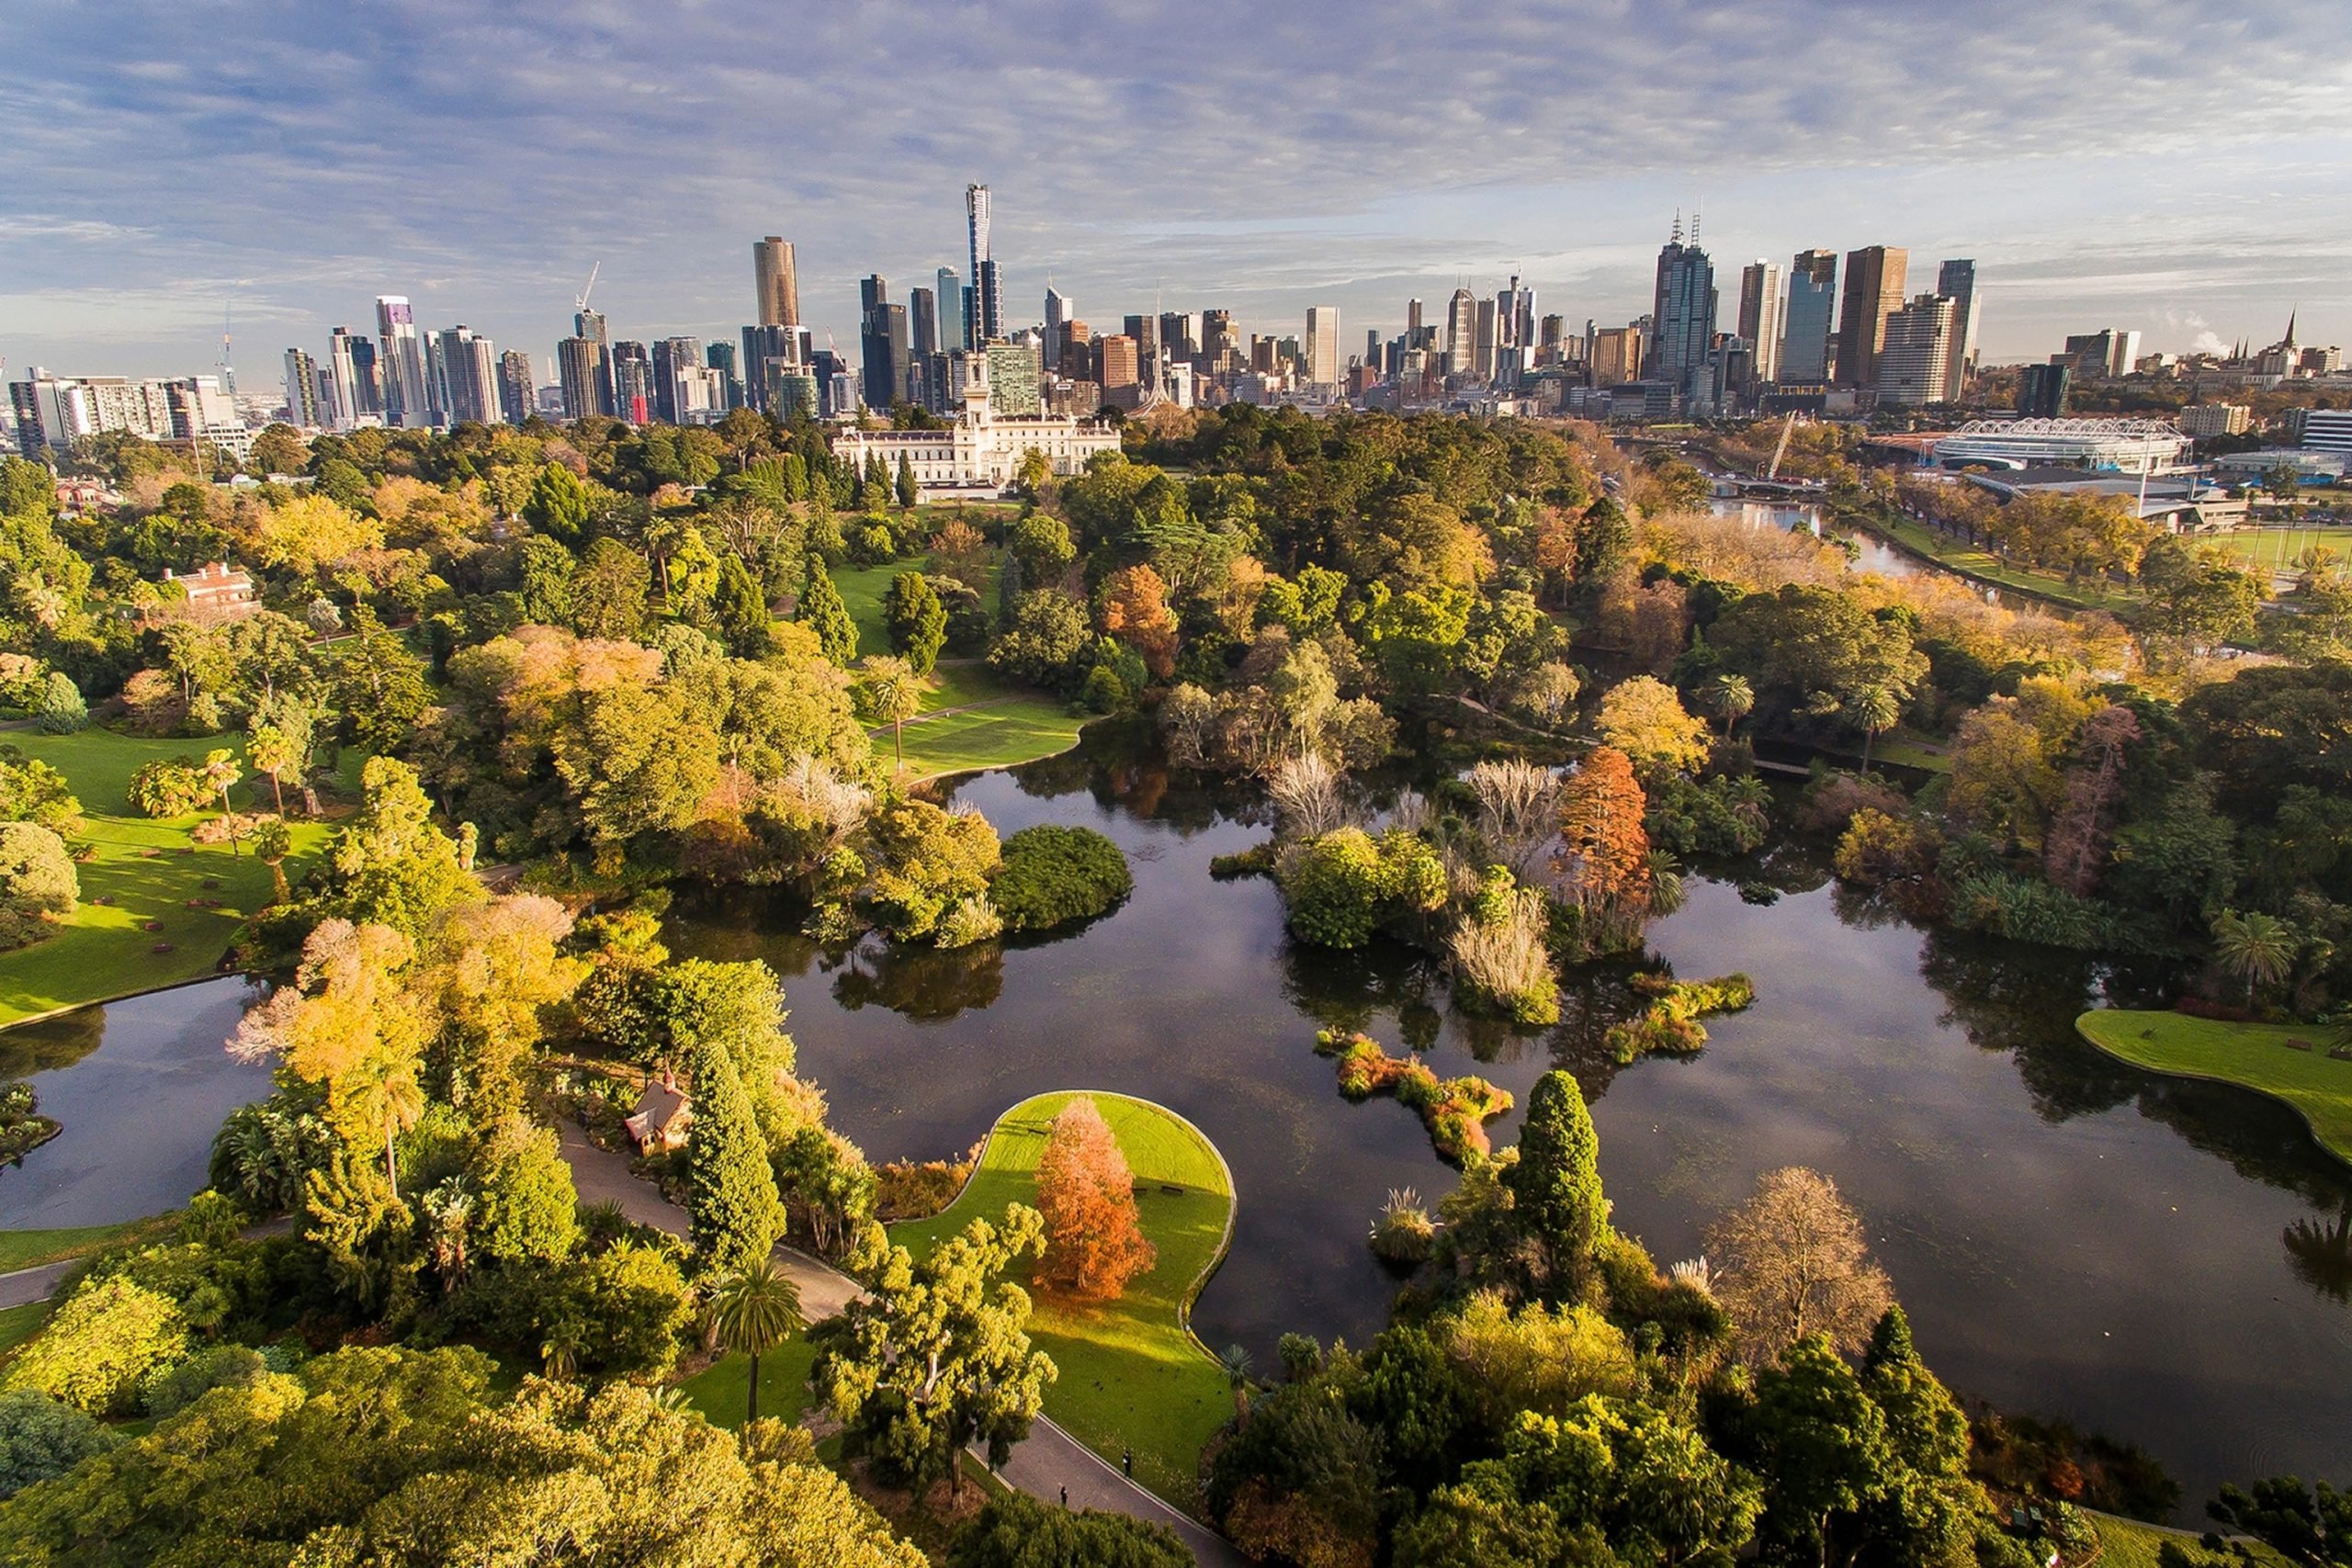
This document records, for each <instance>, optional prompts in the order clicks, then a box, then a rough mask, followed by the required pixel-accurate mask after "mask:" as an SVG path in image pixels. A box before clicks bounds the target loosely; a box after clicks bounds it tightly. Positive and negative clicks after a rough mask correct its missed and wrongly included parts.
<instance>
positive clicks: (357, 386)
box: [326, 327, 384, 430]
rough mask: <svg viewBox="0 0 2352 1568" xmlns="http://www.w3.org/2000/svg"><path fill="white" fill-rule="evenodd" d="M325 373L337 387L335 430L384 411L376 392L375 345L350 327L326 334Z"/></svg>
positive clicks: (336, 329)
mask: <svg viewBox="0 0 2352 1568" xmlns="http://www.w3.org/2000/svg"><path fill="white" fill-rule="evenodd" d="M326 375H327V384H328V385H329V386H331V387H333V388H334V415H333V417H334V424H335V428H336V429H338V430H348V429H350V428H351V427H352V426H353V425H354V424H356V423H358V422H359V420H360V419H361V418H362V417H364V416H367V415H371V414H380V413H382V412H384V409H383V404H382V403H381V402H379V400H378V399H377V394H376V345H375V344H372V343H370V342H368V340H367V339H366V338H364V337H361V336H358V335H356V334H355V333H353V332H352V330H351V329H350V328H349V327H337V328H335V329H334V332H332V333H328V334H327V363H326Z"/></svg>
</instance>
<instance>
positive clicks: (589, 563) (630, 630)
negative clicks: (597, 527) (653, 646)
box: [571, 539, 653, 641]
mask: <svg viewBox="0 0 2352 1568" xmlns="http://www.w3.org/2000/svg"><path fill="white" fill-rule="evenodd" d="M652 591H653V573H652V570H651V569H650V567H648V566H647V565H646V564H645V558H644V557H643V556H641V555H639V553H638V552H637V551H635V550H633V549H630V548H629V547H628V546H627V545H624V544H622V543H621V542H620V541H619V540H618V539H598V540H596V541H595V542H594V543H593V544H591V545H590V546H589V547H588V549H587V553H586V554H584V555H583V556H582V557H581V558H580V570H577V571H575V572H573V573H572V574H571V626H572V629H573V630H575V631H577V632H578V633H579V634H580V635H581V636H582V637H605V638H608V639H611V640H615V641H628V640H630V639H633V638H635V637H638V636H639V635H640V634H641V633H642V632H643V631H644V629H645V606H646V601H647V598H648V596H649V595H650V593H651V592H652Z"/></svg>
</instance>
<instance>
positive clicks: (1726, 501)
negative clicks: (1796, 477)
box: [1707, 496, 1936, 577]
mask: <svg viewBox="0 0 2352 1568" xmlns="http://www.w3.org/2000/svg"><path fill="white" fill-rule="evenodd" d="M1707 509H1708V510H1709V511H1710V512H1712V513H1714V514H1715V515H1716V516H1718V517H1736V518H1738V519H1739V520H1740V521H1741V522H1743V523H1745V524H1747V525H1748V526H1749V527H1751V528H1768V527H1769V528H1779V529H1781V530H1783V531H1785V532H1791V533H1795V532H1804V533H1807V534H1812V535H1814V536H1816V537H1818V536H1820V533H1821V508H1820V507H1818V506H1814V505H1799V504H1791V503H1787V502H1775V501H1742V500H1739V499H1737V498H1736V497H1732V496H1717V497H1715V498H1714V499H1713V501H1711V502H1708V503H1707ZM1853 539H1854V544H1855V545H1856V547H1857V553H1856V554H1855V556H1854V570H1856V571H1874V572H1876V573H1878V574H1879V575H1880V576H1881V577H1913V576H1917V574H1918V573H1919V572H1921V571H1925V570H1936V569H1934V568H1931V567H1929V566H1928V565H1927V564H1926V563H1925V562H1923V561H1921V560H1920V559H1919V558H1917V557H1916V556H1908V555H1905V554H1904V553H1903V552H1902V551H1901V550H1898V549H1896V548H1895V547H1894V546H1893V545H1890V544H1888V543H1887V542H1886V541H1885V540H1884V539H1882V538H1879V537H1877V536H1875V535H1871V534H1856V535H1855V536H1853Z"/></svg>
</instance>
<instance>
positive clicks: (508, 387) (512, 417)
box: [498, 348, 539, 424]
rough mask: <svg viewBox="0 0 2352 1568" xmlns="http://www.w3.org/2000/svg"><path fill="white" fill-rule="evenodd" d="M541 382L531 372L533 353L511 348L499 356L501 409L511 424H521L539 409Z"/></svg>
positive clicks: (499, 404) (499, 398)
mask: <svg viewBox="0 0 2352 1568" xmlns="http://www.w3.org/2000/svg"><path fill="white" fill-rule="evenodd" d="M538 401H539V388H538V383H537V380H535V379H534V378H532V375H531V356H530V355H527V354H526V353H524V352H523V351H522V350H521V349H519V348H510V349H508V350H507V351H506V352H505V353H503V354H502V355H499V356H498V412H500V414H502V415H503V416H504V418H505V420H506V423H509V424H521V423H524V422H525V421H526V420H528V419H529V418H530V417H531V415H532V414H534V413H536V412H538Z"/></svg>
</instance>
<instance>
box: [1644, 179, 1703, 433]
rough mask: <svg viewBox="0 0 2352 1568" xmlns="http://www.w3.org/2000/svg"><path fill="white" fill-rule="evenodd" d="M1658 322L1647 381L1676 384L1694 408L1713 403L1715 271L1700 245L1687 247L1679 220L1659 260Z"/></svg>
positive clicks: (1655, 313) (1655, 312)
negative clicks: (1710, 370) (1710, 368)
mask: <svg viewBox="0 0 2352 1568" xmlns="http://www.w3.org/2000/svg"><path fill="white" fill-rule="evenodd" d="M1650 314H1651V316H1652V318H1653V319H1654V321H1655V322H1656V328H1655V330H1656V336H1657V341H1656V343H1655V344H1654V345H1652V348H1651V352H1650V355H1649V359H1650V364H1649V368H1648V371H1647V375H1648V377H1649V378H1650V379H1652V380H1657V381H1668V382H1671V383H1672V384H1673V387H1674V390H1675V392H1676V393H1677V394H1678V395H1679V396H1680V397H1681V398H1682V399H1683V400H1685V402H1686V403H1687V404H1689V405H1690V406H1692V407H1694V408H1705V407H1710V406H1712V405H1713V402H1714V389H1713V379H1712V378H1710V377H1709V376H1708V374H1707V355H1708V352H1709V351H1710V350H1711V349H1713V347H1714V342H1715V266H1714V263H1713V262H1712V261H1710V260H1708V259H1707V253H1706V252H1704V251H1702V250H1701V249H1700V248H1699V247H1698V246H1697V245H1696V244H1687V245H1686V244H1684V243H1682V224H1681V220H1679V219H1678V220H1676V221H1675V226H1674V234H1673V237H1672V238H1670V239H1668V241H1667V243H1665V244H1664V245H1663V246H1661V247H1660V248H1659V250H1658V254H1657V297H1656V301H1655V304H1654V305H1653V307H1652V310H1651V312H1650Z"/></svg>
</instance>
